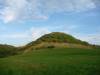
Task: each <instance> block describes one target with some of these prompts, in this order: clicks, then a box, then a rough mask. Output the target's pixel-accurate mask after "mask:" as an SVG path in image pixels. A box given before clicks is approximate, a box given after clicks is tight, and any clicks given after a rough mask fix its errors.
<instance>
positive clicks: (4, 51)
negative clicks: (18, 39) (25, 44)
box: [0, 44, 17, 58]
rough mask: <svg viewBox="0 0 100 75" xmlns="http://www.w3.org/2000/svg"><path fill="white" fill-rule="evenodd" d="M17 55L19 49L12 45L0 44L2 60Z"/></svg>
mask: <svg viewBox="0 0 100 75" xmlns="http://www.w3.org/2000/svg"><path fill="white" fill-rule="evenodd" d="M16 53H17V48H16V47H14V46H11V45H2V44H0V58H1V57H7V56H10V55H15V54H16Z"/></svg>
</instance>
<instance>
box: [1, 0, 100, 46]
mask: <svg viewBox="0 0 100 75" xmlns="http://www.w3.org/2000/svg"><path fill="white" fill-rule="evenodd" d="M50 32H65V33H68V34H71V35H73V36H74V37H76V38H78V39H81V40H84V41H87V42H89V43H92V44H98V45H100V0H0V43H1V44H10V45H15V46H20V45H25V44H27V43H28V42H30V41H34V40H36V39H37V38H39V37H40V36H42V35H44V34H47V33H50Z"/></svg>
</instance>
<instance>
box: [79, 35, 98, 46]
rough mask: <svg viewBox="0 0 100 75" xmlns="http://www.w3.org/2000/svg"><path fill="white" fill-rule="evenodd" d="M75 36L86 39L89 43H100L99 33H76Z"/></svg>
mask: <svg viewBox="0 0 100 75" xmlns="http://www.w3.org/2000/svg"><path fill="white" fill-rule="evenodd" d="M77 38H79V39H81V40H83V41H87V42H89V43H91V44H97V45H100V34H98V33H96V34H87V35H78V36H77Z"/></svg>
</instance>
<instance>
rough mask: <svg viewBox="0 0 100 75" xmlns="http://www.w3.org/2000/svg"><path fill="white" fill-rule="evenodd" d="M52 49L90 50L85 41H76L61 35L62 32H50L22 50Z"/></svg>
mask: <svg viewBox="0 0 100 75" xmlns="http://www.w3.org/2000/svg"><path fill="white" fill-rule="evenodd" d="M54 47H68V48H70V47H71V48H74V47H77V48H90V44H89V43H88V42H85V41H81V40H79V39H76V38H75V37H73V36H71V35H69V34H66V33H62V32H52V33H49V34H46V35H43V36H42V37H40V38H39V39H37V40H36V41H32V42H31V43H29V44H27V45H26V46H24V48H23V49H29V48H30V49H34V48H35V49H38V48H54Z"/></svg>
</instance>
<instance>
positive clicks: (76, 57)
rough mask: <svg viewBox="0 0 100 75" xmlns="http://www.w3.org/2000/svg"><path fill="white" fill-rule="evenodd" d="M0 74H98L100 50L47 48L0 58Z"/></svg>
mask: <svg viewBox="0 0 100 75" xmlns="http://www.w3.org/2000/svg"><path fill="white" fill-rule="evenodd" d="M0 75H100V50H99V49H78V48H47V49H39V50H33V51H30V52H27V53H23V54H20V55H15V56H9V57H6V58H0Z"/></svg>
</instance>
